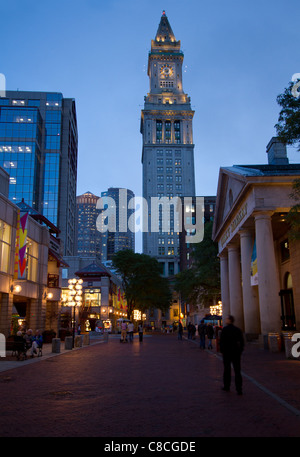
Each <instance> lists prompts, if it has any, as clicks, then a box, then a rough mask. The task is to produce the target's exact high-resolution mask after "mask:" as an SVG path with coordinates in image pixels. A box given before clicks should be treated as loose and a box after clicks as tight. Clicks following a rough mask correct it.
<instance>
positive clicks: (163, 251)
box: [158, 246, 165, 255]
mask: <svg viewBox="0 0 300 457" xmlns="http://www.w3.org/2000/svg"><path fill="white" fill-rule="evenodd" d="M158 255H165V248H164V246H158Z"/></svg>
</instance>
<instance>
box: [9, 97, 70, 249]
mask: <svg viewBox="0 0 300 457" xmlns="http://www.w3.org/2000/svg"><path fill="white" fill-rule="evenodd" d="M5 95H6V96H5V97H1V98H0V166H2V167H3V168H4V169H5V170H6V171H7V172H8V174H9V176H10V182H9V199H10V200H11V201H12V202H14V203H18V202H20V201H21V200H22V198H23V199H24V201H25V203H26V204H28V205H29V206H30V207H32V208H33V209H35V210H36V211H37V212H38V213H40V214H42V215H44V216H45V217H46V218H47V219H48V220H49V221H51V222H52V223H53V224H54V225H56V226H57V227H58V228H59V230H60V237H61V240H62V242H63V246H64V254H65V255H74V254H75V253H76V180H77V154H78V152H77V149H78V147H77V143H78V139H77V121H76V107H75V101H74V99H69V98H63V95H62V94H61V93H58V92H52V93H50V92H23V91H6V94H5Z"/></svg>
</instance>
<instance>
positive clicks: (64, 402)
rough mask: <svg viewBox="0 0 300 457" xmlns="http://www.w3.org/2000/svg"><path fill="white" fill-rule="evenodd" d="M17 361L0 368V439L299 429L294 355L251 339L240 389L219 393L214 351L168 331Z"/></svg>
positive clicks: (261, 433) (298, 432)
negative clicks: (14, 365) (263, 346)
mask: <svg viewBox="0 0 300 457" xmlns="http://www.w3.org/2000/svg"><path fill="white" fill-rule="evenodd" d="M1 363H3V362H1ZM1 363H0V366H1ZM21 364H22V362H20V364H19V365H18V368H13V369H10V370H7V371H3V372H2V373H0V392H1V400H0V402H1V415H0V434H1V436H2V437H4V436H18V437H27V436H30V437H63V436H65V437H67V436H68V437H73V436H74V437H75V436H83V437H165V438H172V437H173V438H178V437H182V438H184V437H190V438H191V437H194V438H195V437H299V436H300V416H299V415H300V391H299V373H300V362H298V361H293V360H287V359H285V356H284V353H278V354H274V353H270V352H268V351H265V350H262V349H260V348H259V347H258V346H256V345H254V344H247V345H246V350H245V353H244V355H243V359H242V370H243V375H244V376H243V380H244V395H243V396H238V395H236V393H235V392H234V390H232V391H231V392H229V393H227V392H223V391H221V385H222V371H223V366H222V361H221V359H220V357H219V354H218V353H216V351H215V350H213V351H207V350H206V351H203V350H201V349H200V348H199V344H198V342H196V343H195V342H194V341H188V340H186V339H184V340H183V341H178V340H177V337H176V335H153V336H148V337H145V338H144V341H143V343H139V341H138V339H137V338H135V340H134V342H133V343H132V344H130V343H128V344H120V343H119V340H118V338H112V337H111V338H110V339H109V342H108V343H107V344H92V345H90V346H87V347H83V348H82V349H80V350H76V351H73V350H72V351H68V352H67V353H62V354H60V355H59V356H58V357H48V358H47V357H42V358H41V359H39V361H38V363H36V362H35V363H29V364H27V365H26V364H23V365H21ZM34 418H38V419H37V420H34Z"/></svg>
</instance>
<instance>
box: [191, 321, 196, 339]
mask: <svg viewBox="0 0 300 457" xmlns="http://www.w3.org/2000/svg"><path fill="white" fill-rule="evenodd" d="M195 335H196V327H195V325H194V324H192V332H191V339H192V340H194V339H195V338H196V337H195Z"/></svg>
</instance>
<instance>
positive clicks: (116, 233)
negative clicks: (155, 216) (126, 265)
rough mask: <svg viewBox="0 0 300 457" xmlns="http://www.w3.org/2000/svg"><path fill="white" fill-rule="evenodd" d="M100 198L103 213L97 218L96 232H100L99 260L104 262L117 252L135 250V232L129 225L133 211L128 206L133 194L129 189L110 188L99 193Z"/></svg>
mask: <svg viewBox="0 0 300 457" xmlns="http://www.w3.org/2000/svg"><path fill="white" fill-rule="evenodd" d="M101 198H102V200H103V209H104V211H101V214H100V216H99V218H98V230H99V231H101V232H102V236H101V239H102V242H101V259H102V261H103V262H105V261H110V260H112V257H113V255H114V254H115V253H116V252H118V251H122V250H124V249H131V250H132V251H134V250H135V232H134V227H131V225H130V219H131V216H132V218H134V209H130V208H129V205H128V204H129V201H130V200H131V199H132V198H134V193H133V192H132V191H131V190H129V189H124V188H119V187H110V188H109V189H108V190H107V191H105V192H101ZM101 227H102V228H101ZM103 227H104V230H103Z"/></svg>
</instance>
